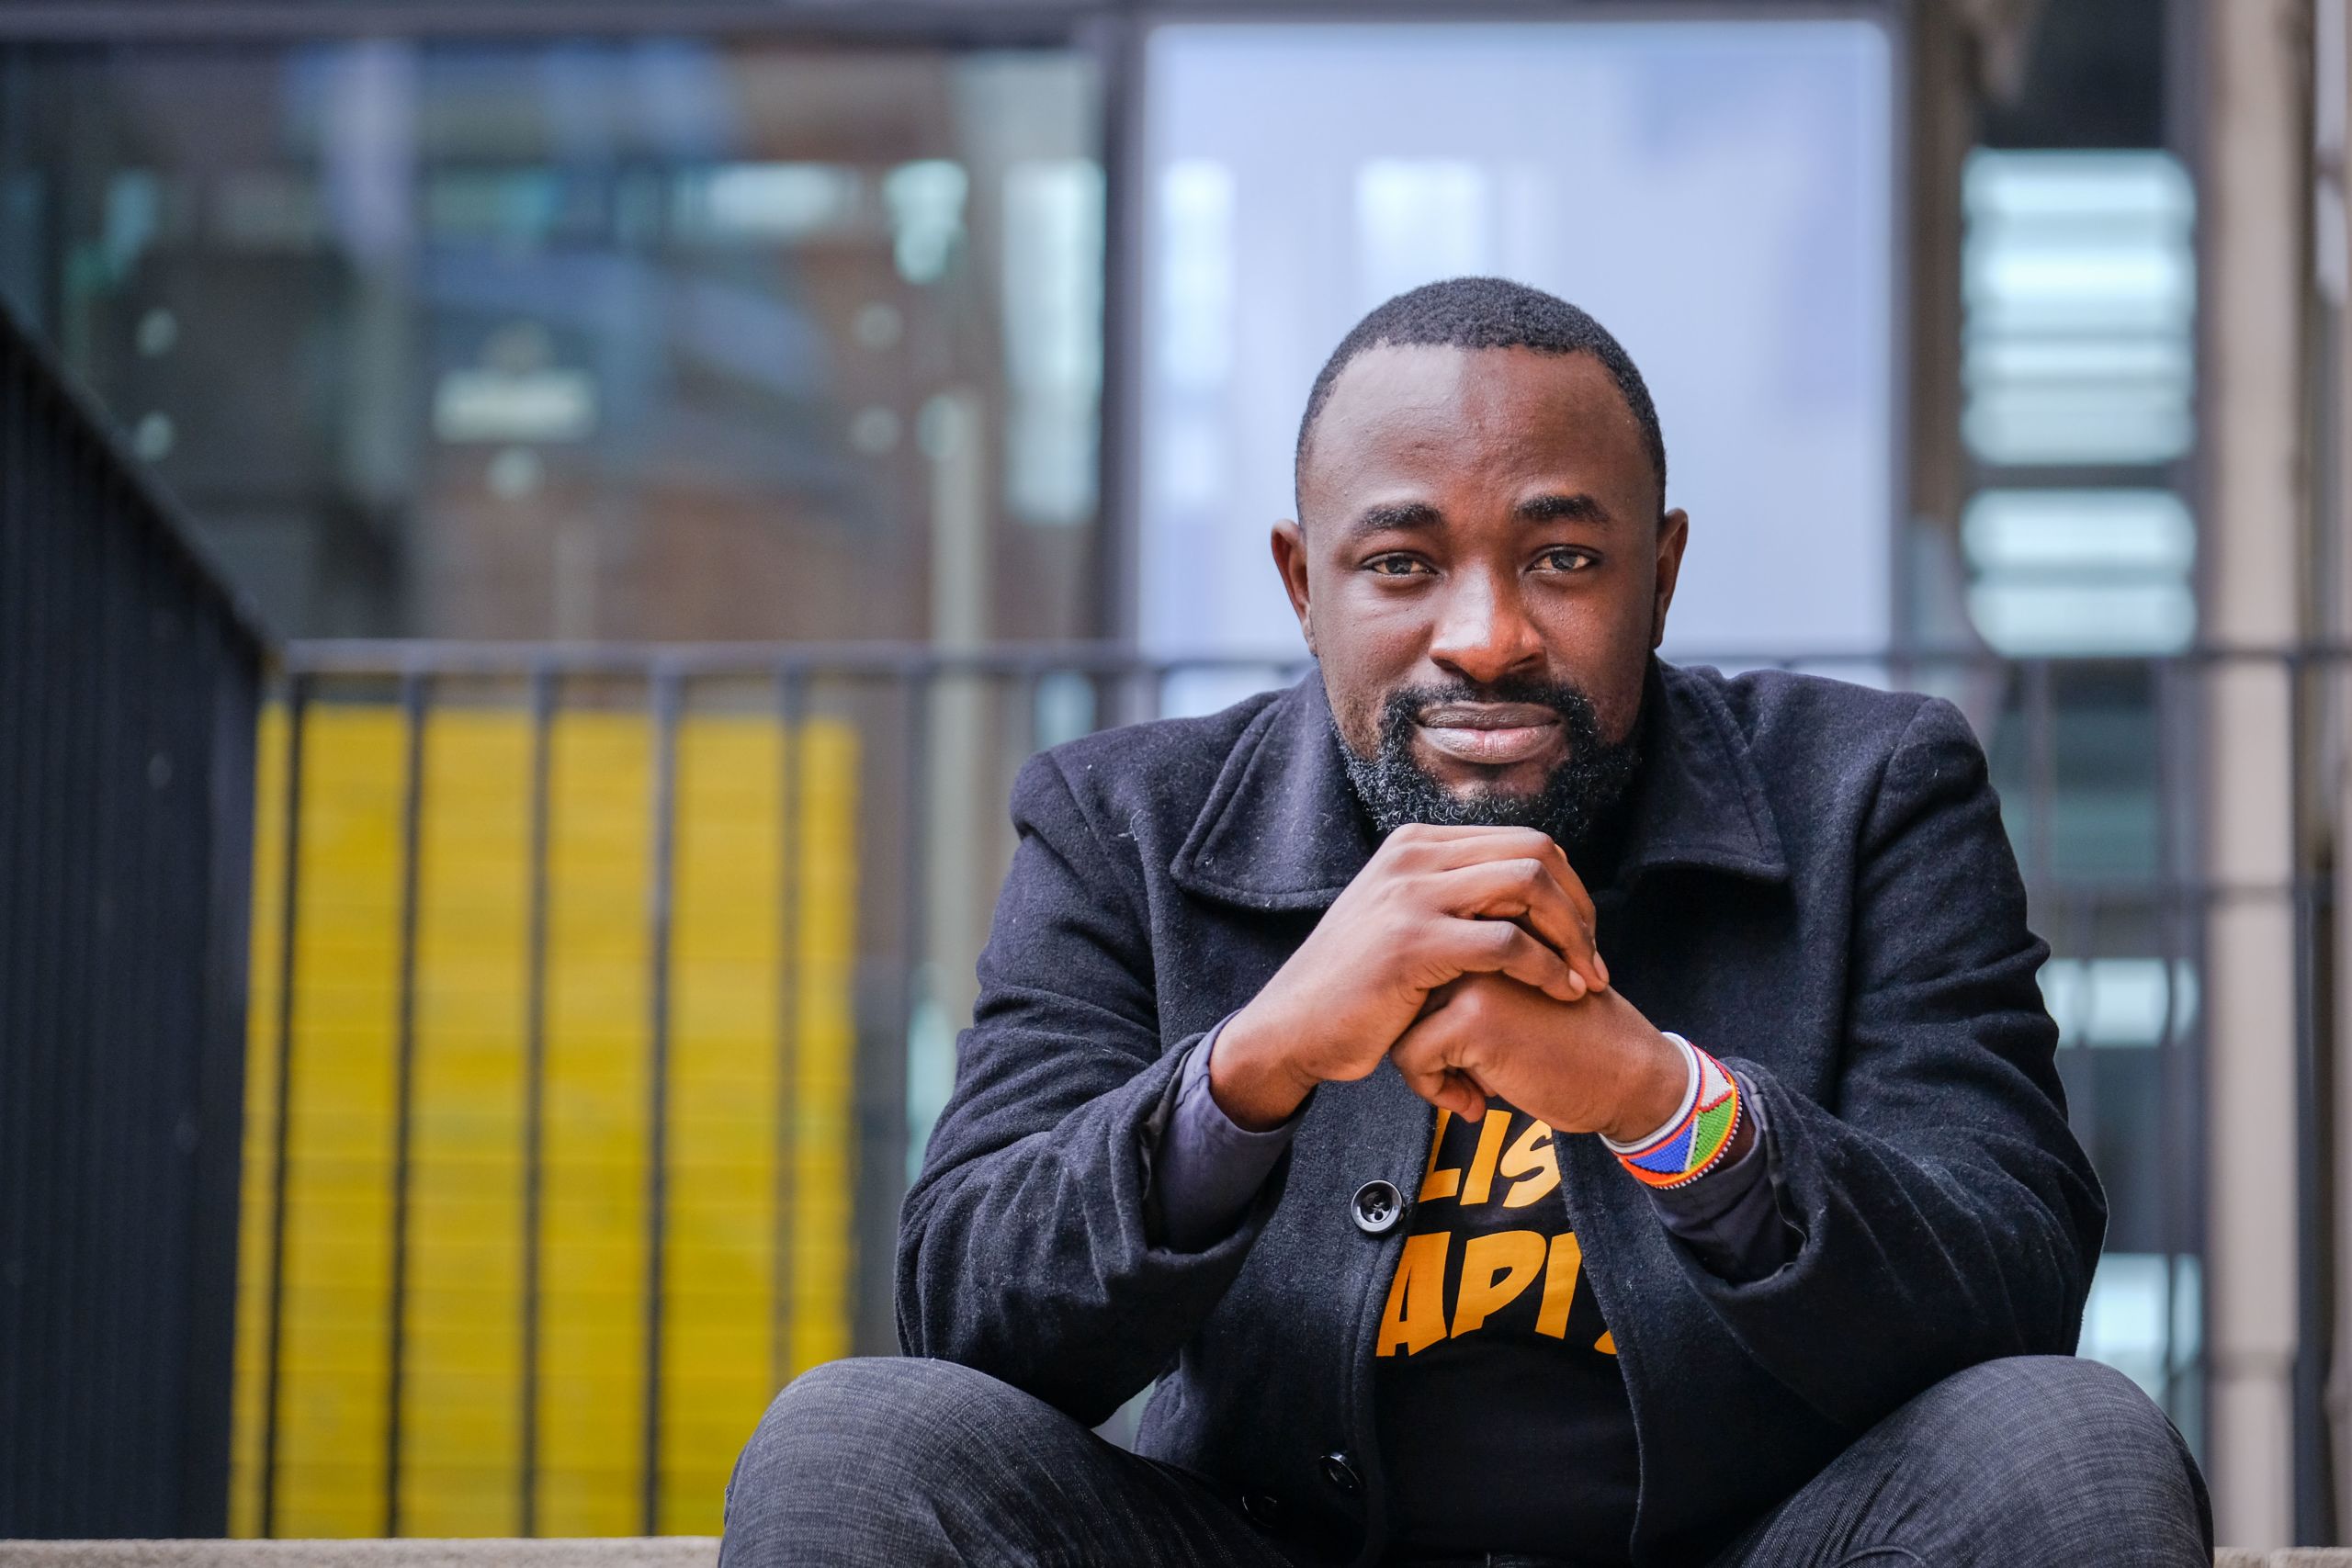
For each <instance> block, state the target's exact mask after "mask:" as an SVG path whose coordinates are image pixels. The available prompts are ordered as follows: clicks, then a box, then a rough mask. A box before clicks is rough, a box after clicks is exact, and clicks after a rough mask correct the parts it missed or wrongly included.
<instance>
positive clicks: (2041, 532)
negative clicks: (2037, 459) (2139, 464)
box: [1961, 490, 2197, 578]
mask: <svg viewBox="0 0 2352 1568" xmlns="http://www.w3.org/2000/svg"><path fill="white" fill-rule="evenodd" d="M1961 539H1962V546H1963V547H1964V548H1965V549H1966V550H1967V552H1968V560H1969V564H1970V565H1972V566H1973V567H1975V568H1976V569H1977V570H1979V571H1982V572H2005V571H2027V570H2045V571H2050V570H2070V569H2071V570H2082V571H2085V572H2088V573H2094V574H2098V575H2100V576H2102V577H2104V576H2108V575H2109V574H2112V573H2115V572H2118V571H2148V572H2161V573H2164V574H2165V575H2166V576H2168V577H2174V578H2186V577H2187V576H2188V570H2189V567H2190V566H2191V565H2192V564H2193V563H2194V561H2195V559H2196V556H2197V525H2196V524H2195V523H2194V522H2192V521H2191V520H2190V518H2189V515H2188V507H2187V506H2185V505H2183V504H2182V502H2181V500H2180V498H2179V497H2178V496H2177V495H2175V494H2173V493H2172V492H2171V491H2162V490H1989V491H1984V492H1982V493H1981V494H1979V495H1978V496H1977V497H1976V498H1975V499H1974V500H1973V501H1972V502H1969V506H1968V512H1967V515H1966V516H1965V517H1964V518H1963V519H1962V524H1961Z"/></svg>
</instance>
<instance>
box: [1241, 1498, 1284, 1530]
mask: <svg viewBox="0 0 2352 1568" xmlns="http://www.w3.org/2000/svg"><path fill="white" fill-rule="evenodd" d="M1241 1512H1242V1515H1243V1517H1246V1518H1247V1519H1249V1521H1250V1523H1251V1524H1253V1525H1256V1526H1257V1527H1258V1528H1259V1529H1261V1530H1278V1529H1282V1528H1283V1500H1282V1499H1281V1498H1279V1497H1274V1496H1270V1495H1267V1494H1266V1493H1263V1492H1251V1493H1249V1494H1246V1495H1244V1496H1243V1497H1242V1499H1241Z"/></svg>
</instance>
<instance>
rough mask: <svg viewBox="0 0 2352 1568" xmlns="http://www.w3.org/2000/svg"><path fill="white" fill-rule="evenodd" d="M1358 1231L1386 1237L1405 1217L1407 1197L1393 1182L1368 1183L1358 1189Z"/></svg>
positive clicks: (1356, 1202) (1356, 1205)
mask: <svg viewBox="0 0 2352 1568" xmlns="http://www.w3.org/2000/svg"><path fill="white" fill-rule="evenodd" d="M1355 1214H1356V1229H1358V1230H1360V1231H1362V1232H1363V1234H1364V1235H1387V1234H1388V1233H1389V1232H1390V1231H1393V1230H1395V1229H1396V1228H1397V1221H1399V1220H1401V1219H1403V1218H1404V1217H1405V1195H1404V1194H1403V1193H1401V1192H1399V1191H1397V1184H1396V1183H1395V1182H1393V1181H1367V1182H1365V1183H1364V1184H1363V1186H1362V1187H1359V1188H1357V1189H1356V1197H1355Z"/></svg>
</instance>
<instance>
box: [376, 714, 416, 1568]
mask: <svg viewBox="0 0 2352 1568" xmlns="http://www.w3.org/2000/svg"><path fill="white" fill-rule="evenodd" d="M426 700H427V697H426V690H425V682H424V677H422V676H418V675H413V674H412V675H409V676H407V677H406V678H404V679H403V680H402V681H401V716H402V717H403V718H404V719H405V720H406V722H407V731H408V759H407V763H406V766H405V767H404V769H403V770H402V772H401V840H400V866H401V902H400V931H399V936H398V939H397V940H398V942H399V946H398V948H397V949H396V954H397V956H396V958H395V961H394V962H395V964H396V966H397V967H396V970H395V973H396V976H397V980H396V984H397V986H398V987H399V988H398V990H397V992H396V993H395V998H396V999H395V1001H394V1009H395V1011H394V1014H393V1025H392V1031H393V1032H392V1050H393V1059H394V1068H393V1072H394V1077H393V1086H394V1087H393V1101H392V1118H393V1120H392V1286H391V1301H390V1314H389V1316H390V1321H389V1322H388V1323H387V1324H386V1325H385V1328H386V1341H387V1343H386V1346H385V1356H386V1365H387V1376H386V1386H385V1396H384V1533H385V1535H387V1536H397V1535H399V1534H400V1533H401V1416H402V1409H401V1407H402V1405H403V1404H406V1403H407V1396H408V1215H409V1195H410V1187H411V1183H412V1179H413V1163H414V1155H415V1141H416V920H417V879H418V874H419V868H418V864H417V862H418V861H419V860H420V859H421V858H422V857H421V855H420V851H421V850H422V849H423V847H424V846H423V845H422V844H421V843H420V842H419V841H418V829H419V827H420V825H421V823H422V820H423V817H424V716H425V705H426Z"/></svg>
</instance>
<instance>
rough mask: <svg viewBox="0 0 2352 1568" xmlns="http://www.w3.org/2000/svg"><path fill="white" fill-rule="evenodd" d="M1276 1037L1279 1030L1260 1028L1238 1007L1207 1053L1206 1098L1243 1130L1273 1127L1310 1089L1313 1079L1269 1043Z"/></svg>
mask: <svg viewBox="0 0 2352 1568" xmlns="http://www.w3.org/2000/svg"><path fill="white" fill-rule="evenodd" d="M1280 1038H1282V1034H1281V1032H1278V1031H1274V1030H1269V1029H1267V1028H1265V1027H1263V1026H1262V1025H1261V1021H1259V1020H1256V1019H1253V1018H1251V1017H1250V1010H1249V1009H1248V1008H1243V1009H1242V1010H1240V1011H1239V1012H1238V1013H1235V1014H1234V1015H1233V1016H1232V1017H1231V1018H1229V1019H1227V1021H1226V1024H1225V1027H1224V1028H1223V1029H1221V1030H1219V1031H1218V1032H1217V1036H1216V1042H1215V1043H1214V1044H1213V1046H1212V1048H1211V1049H1210V1051H1209V1072H1208V1078H1209V1098H1210V1099H1211V1100H1215V1101H1216V1107H1217V1109H1218V1110H1219V1111H1224V1112H1225V1114H1226V1116H1227V1119H1229V1120H1230V1121H1231V1122H1233V1124H1234V1125H1235V1126H1237V1127H1239V1128H1241V1129H1242V1130H1243V1131H1245V1132H1250V1133H1263V1132H1268V1131H1270V1130H1272V1128H1275V1127H1279V1126H1280V1125H1282V1124H1283V1122H1287V1121H1289V1120H1290V1118H1291V1117H1292V1116H1293V1115H1294V1114H1295V1112H1296V1111H1297V1110H1298V1108H1299V1107H1300V1106H1301V1105H1302V1104H1304V1103H1306V1097H1307V1095H1308V1093H1309V1092H1311V1091H1312V1090H1313V1089H1314V1088H1315V1081H1316V1080H1315V1079H1314V1078H1313V1077H1309V1076H1307V1075H1306V1074H1305V1073H1303V1072H1301V1071H1300V1070H1299V1069H1298V1067H1297V1066H1296V1065H1295V1063H1294V1062H1292V1061H1291V1060H1290V1059H1289V1055H1288V1054H1287V1053H1286V1052H1284V1051H1283V1050H1281V1049H1280V1048H1279V1047H1278V1046H1277V1045H1275V1044H1274V1043H1273V1042H1275V1041H1277V1040H1279V1039H1280Z"/></svg>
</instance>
